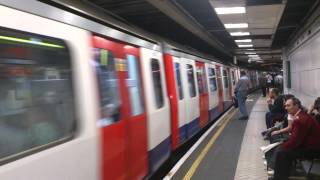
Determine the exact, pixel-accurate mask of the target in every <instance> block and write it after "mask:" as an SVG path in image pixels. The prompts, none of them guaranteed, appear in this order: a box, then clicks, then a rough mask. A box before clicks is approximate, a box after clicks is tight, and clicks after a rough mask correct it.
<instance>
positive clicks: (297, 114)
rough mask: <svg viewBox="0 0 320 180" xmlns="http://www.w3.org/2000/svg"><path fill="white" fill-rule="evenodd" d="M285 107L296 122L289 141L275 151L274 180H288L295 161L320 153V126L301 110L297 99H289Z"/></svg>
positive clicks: (293, 124)
mask: <svg viewBox="0 0 320 180" xmlns="http://www.w3.org/2000/svg"><path fill="white" fill-rule="evenodd" d="M285 107H286V110H287V111H288V113H289V114H291V115H293V116H294V121H293V123H292V130H291V135H290V137H289V139H288V141H286V142H284V143H283V144H281V145H280V146H279V147H278V148H277V149H276V150H275V153H276V154H275V164H274V177H273V178H272V179H274V180H286V179H288V177H289V175H290V171H291V166H292V162H293V161H294V160H295V159H297V158H302V157H305V158H312V157H314V156H315V155H316V154H318V153H319V152H320V124H319V123H317V122H316V121H315V119H314V118H312V117H311V116H310V115H309V114H307V113H306V112H304V111H302V110H301V102H300V101H299V99H297V98H295V97H293V98H290V99H288V100H287V101H286V104H285Z"/></svg>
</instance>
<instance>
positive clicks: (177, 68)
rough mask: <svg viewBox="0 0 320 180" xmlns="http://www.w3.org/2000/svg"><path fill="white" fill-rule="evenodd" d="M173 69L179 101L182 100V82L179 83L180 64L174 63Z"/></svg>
mask: <svg viewBox="0 0 320 180" xmlns="http://www.w3.org/2000/svg"><path fill="white" fill-rule="evenodd" d="M174 69H175V75H176V78H177V87H178V94H179V99H180V100H181V99H183V87H182V82H181V74H180V64H179V63H174Z"/></svg>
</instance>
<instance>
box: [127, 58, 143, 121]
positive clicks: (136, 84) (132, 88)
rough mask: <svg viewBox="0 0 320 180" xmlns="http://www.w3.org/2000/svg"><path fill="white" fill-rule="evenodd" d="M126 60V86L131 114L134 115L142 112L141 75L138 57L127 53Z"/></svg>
mask: <svg viewBox="0 0 320 180" xmlns="http://www.w3.org/2000/svg"><path fill="white" fill-rule="evenodd" d="M127 61H128V63H127V64H128V79H127V86H128V88H129V96H130V104H131V115H133V116H136V115H139V114H142V113H143V112H144V107H143V99H142V88H141V82H140V81H141V76H140V70H139V66H138V65H139V63H138V58H137V57H136V56H134V55H127Z"/></svg>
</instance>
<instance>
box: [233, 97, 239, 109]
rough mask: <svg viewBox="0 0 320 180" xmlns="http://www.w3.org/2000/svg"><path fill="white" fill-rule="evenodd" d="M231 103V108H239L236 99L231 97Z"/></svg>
mask: <svg viewBox="0 0 320 180" xmlns="http://www.w3.org/2000/svg"><path fill="white" fill-rule="evenodd" d="M232 103H233V107H235V108H238V106H239V104H238V99H237V98H236V97H235V96H233V97H232Z"/></svg>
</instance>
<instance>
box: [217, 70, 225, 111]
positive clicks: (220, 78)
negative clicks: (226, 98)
mask: <svg viewBox="0 0 320 180" xmlns="http://www.w3.org/2000/svg"><path fill="white" fill-rule="evenodd" d="M220 68H221V67H220V66H218V65H216V76H217V81H218V100H219V103H218V109H219V111H220V112H223V109H224V108H223V87H222V77H221V69H220Z"/></svg>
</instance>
